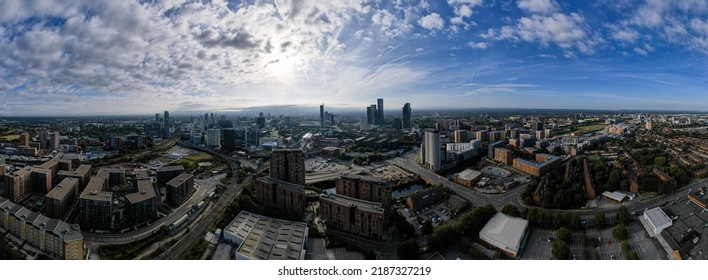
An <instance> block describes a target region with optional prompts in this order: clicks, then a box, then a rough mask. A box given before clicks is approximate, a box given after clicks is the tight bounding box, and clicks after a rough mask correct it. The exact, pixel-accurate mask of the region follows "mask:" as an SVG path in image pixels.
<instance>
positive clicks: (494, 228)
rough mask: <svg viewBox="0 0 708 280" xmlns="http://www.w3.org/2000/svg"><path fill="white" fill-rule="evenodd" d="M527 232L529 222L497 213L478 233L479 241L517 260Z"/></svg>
mask: <svg viewBox="0 0 708 280" xmlns="http://www.w3.org/2000/svg"><path fill="white" fill-rule="evenodd" d="M528 232H529V221H527V220H524V219H521V218H516V217H511V216H507V215H505V214H503V213H501V212H499V213H497V214H496V215H494V217H492V218H491V219H490V220H489V221H488V222H487V224H486V225H484V227H483V228H482V230H481V231H480V232H479V239H480V240H482V241H484V242H485V243H487V244H488V245H490V246H493V247H495V248H497V249H500V250H501V251H502V252H503V253H504V254H505V255H507V256H510V257H512V258H518V257H519V254H520V253H521V250H522V249H523V247H524V244H525V243H526V239H527V238H528Z"/></svg>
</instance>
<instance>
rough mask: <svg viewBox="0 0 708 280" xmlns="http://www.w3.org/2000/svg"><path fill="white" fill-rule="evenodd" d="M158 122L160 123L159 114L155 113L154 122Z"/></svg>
mask: <svg viewBox="0 0 708 280" xmlns="http://www.w3.org/2000/svg"><path fill="white" fill-rule="evenodd" d="M159 121H160V113H156V114H155V122H159Z"/></svg>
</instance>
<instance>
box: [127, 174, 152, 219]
mask: <svg viewBox="0 0 708 280" xmlns="http://www.w3.org/2000/svg"><path fill="white" fill-rule="evenodd" d="M136 184H137V187H138V191H137V192H135V193H131V194H128V195H126V196H125V199H126V205H125V207H126V211H127V214H128V221H130V223H131V224H132V225H140V224H143V223H146V222H149V221H152V220H154V219H155V218H157V195H156V194H155V189H154V188H153V186H152V182H151V181H150V180H149V179H148V180H138V181H137V183H136Z"/></svg>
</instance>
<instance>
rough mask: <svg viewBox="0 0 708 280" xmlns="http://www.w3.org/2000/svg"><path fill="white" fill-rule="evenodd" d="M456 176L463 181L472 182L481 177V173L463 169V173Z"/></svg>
mask: <svg viewBox="0 0 708 280" xmlns="http://www.w3.org/2000/svg"><path fill="white" fill-rule="evenodd" d="M457 176H458V177H460V179H463V180H474V179H477V178H478V177H479V176H482V172H479V171H477V170H474V169H465V170H464V171H462V172H460V173H459V174H457Z"/></svg>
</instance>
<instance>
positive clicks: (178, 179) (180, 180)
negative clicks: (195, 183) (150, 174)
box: [167, 173, 194, 187]
mask: <svg viewBox="0 0 708 280" xmlns="http://www.w3.org/2000/svg"><path fill="white" fill-rule="evenodd" d="M193 176H194V175H192V174H189V173H182V174H179V175H177V177H175V178H174V179H172V180H170V181H169V182H167V185H170V186H174V187H176V186H179V185H181V184H182V183H183V182H184V181H187V180H189V179H190V178H192V177H193Z"/></svg>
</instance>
